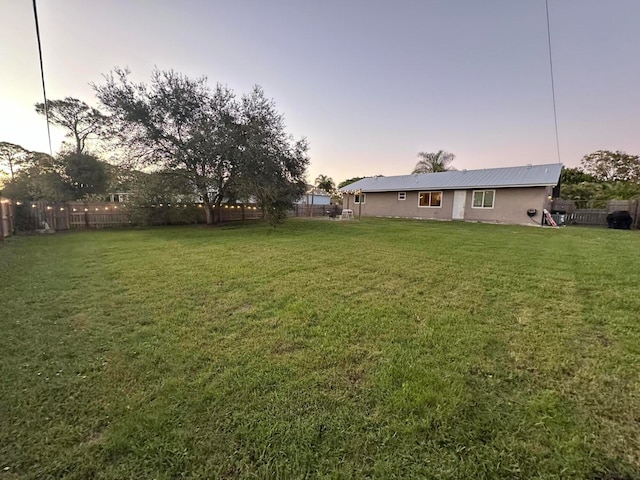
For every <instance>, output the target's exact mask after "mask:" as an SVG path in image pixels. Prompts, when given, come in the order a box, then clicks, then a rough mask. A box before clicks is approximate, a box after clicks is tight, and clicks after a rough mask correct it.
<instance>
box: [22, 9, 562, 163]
mask: <svg viewBox="0 0 640 480" xmlns="http://www.w3.org/2000/svg"><path fill="white" fill-rule="evenodd" d="M34 1H35V0H34ZM545 5H546V7H547V39H548V40H549V70H550V71H551V97H552V99H553V121H554V122H555V126H556V148H557V149H558V163H562V162H561V161H560V137H559V135H558V113H557V110H556V88H555V84H554V81H553V58H552V55H551V25H550V23H549V0H545Z"/></svg>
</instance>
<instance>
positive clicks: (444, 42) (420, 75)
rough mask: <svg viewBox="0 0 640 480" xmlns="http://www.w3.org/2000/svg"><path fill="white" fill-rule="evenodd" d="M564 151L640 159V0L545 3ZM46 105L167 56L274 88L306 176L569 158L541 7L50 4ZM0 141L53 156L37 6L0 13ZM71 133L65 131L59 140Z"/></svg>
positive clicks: (10, 5) (45, 22) (449, 1)
mask: <svg viewBox="0 0 640 480" xmlns="http://www.w3.org/2000/svg"><path fill="white" fill-rule="evenodd" d="M549 5H550V15H551V34H552V44H553V54H554V56H553V61H554V69H555V80H556V100H557V109H558V125H559V130H560V131H559V134H560V150H561V160H562V162H563V163H564V164H566V165H569V166H576V165H578V164H579V162H580V159H581V157H582V156H584V155H585V154H587V153H590V152H592V151H595V150H598V149H612V150H625V151H627V152H628V153H634V154H639V153H640V115H639V114H640V88H638V85H639V84H638V78H640V62H639V61H638V59H640V29H638V28H637V22H638V19H640V1H638V0H607V1H606V2H605V1H602V0H549ZM39 14H40V28H41V34H42V41H43V53H44V63H45V74H46V80H47V87H48V95H49V98H52V99H53V98H62V97H65V96H74V97H78V98H81V99H83V100H85V101H87V102H88V103H91V104H95V102H96V101H95V97H94V95H93V91H92V89H91V87H90V86H89V83H90V82H100V81H101V76H102V74H104V73H107V72H108V71H110V70H111V69H112V68H113V67H115V66H128V67H129V68H130V69H131V70H132V71H133V74H134V77H135V78H136V79H138V80H143V81H146V80H148V79H149V77H150V72H151V70H152V69H153V67H154V66H157V67H159V68H161V69H169V68H173V69H175V70H178V71H181V72H183V73H186V74H188V75H192V76H201V75H205V76H207V77H208V78H209V81H210V82H211V83H212V84H214V83H215V82H221V83H225V84H227V85H229V86H230V87H231V88H233V89H234V90H236V92H237V93H243V92H246V91H248V90H249V89H250V88H251V87H252V86H253V85H254V84H259V85H261V86H262V87H263V88H264V89H265V92H266V94H267V95H268V96H269V97H272V98H273V99H274V100H275V101H276V104H277V106H278V109H279V110H280V111H281V112H283V113H284V114H285V118H286V123H287V126H288V130H289V132H291V133H292V134H294V135H295V136H296V137H300V136H305V137H307V138H308V139H309V142H310V145H311V150H310V156H311V167H310V169H309V178H310V179H313V178H315V176H317V175H318V174H320V173H322V174H326V175H329V176H331V177H333V178H334V179H335V180H336V181H337V182H338V181H341V180H344V179H345V178H348V177H352V176H366V175H375V174H383V175H400V174H406V173H409V172H410V171H411V170H412V168H413V166H414V165H415V163H416V161H417V157H416V154H417V152H419V151H437V150H440V149H444V150H447V151H450V152H452V153H454V154H456V157H457V158H456V160H455V162H454V165H455V166H456V167H457V168H459V169H462V168H467V169H472V168H484V167H499V166H508V165H523V164H527V163H534V164H540V163H553V162H556V161H557V153H556V145H555V133H554V125H553V110H552V103H551V86H550V78H549V58H548V46H547V30H546V14H545V4H544V0H519V1H513V0H483V1H478V0H440V1H428V0H421V1H417V0H416V1H409V0H399V1H394V2H391V1H386V2H382V1H359V0H354V1H332V0H326V1H322V2H318V1H281V0H272V1H269V2H265V1H244V0H234V1H190V0H184V1H180V2H175V1H168V0H167V1H161V0H155V1H150V0H146V1H145V0H138V1H135V2H132V1H124V0H110V1H105V2H90V4H89V3H87V2H86V1H80V0H56V1H55V2H53V1H43V0H40V2H39ZM0 71H1V72H2V75H0V141H10V142H13V143H19V144H21V145H23V146H24V147H26V148H29V149H34V150H43V151H46V150H47V148H48V147H47V140H46V127H45V125H44V122H43V119H42V117H39V116H37V115H36V114H35V113H34V112H33V104H34V103H35V102H37V101H41V87H40V77H39V70H38V58H37V46H36V41H35V33H34V22H33V12H32V8H31V3H30V2H27V1H24V0H3V2H2V6H0ZM62 136H63V132H60V131H54V150H55V149H56V148H57V147H58V146H59V144H60V141H61V140H62Z"/></svg>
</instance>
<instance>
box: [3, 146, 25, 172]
mask: <svg viewBox="0 0 640 480" xmlns="http://www.w3.org/2000/svg"><path fill="white" fill-rule="evenodd" d="M28 155H29V151H28V150H27V149H26V148H23V147H21V146H20V145H16V144H14V143H9V142H0V164H1V165H5V166H6V167H7V168H9V179H10V180H13V178H14V176H15V173H16V169H17V167H18V166H20V165H21V164H24V162H25V161H26V159H27V156H28Z"/></svg>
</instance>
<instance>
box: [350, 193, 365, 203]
mask: <svg viewBox="0 0 640 480" xmlns="http://www.w3.org/2000/svg"><path fill="white" fill-rule="evenodd" d="M361 198H362V202H361V201H360V199H361ZM366 201H367V196H366V194H365V193H356V196H355V199H354V200H353V203H366Z"/></svg>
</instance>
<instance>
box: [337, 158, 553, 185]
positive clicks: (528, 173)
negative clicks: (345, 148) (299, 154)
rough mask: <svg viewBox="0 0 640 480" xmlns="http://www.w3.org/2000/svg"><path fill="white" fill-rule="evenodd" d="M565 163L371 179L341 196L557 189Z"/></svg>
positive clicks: (361, 181)
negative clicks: (441, 191)
mask: <svg viewBox="0 0 640 480" xmlns="http://www.w3.org/2000/svg"><path fill="white" fill-rule="evenodd" d="M561 170H562V164H561V163H550V164H547V165H526V166H524V167H504V168H485V169H482V170H454V171H451V172H440V173H421V174H414V175H398V176H395V177H367V178H363V179H362V180H358V181H357V182H354V183H351V184H349V185H345V186H344V187H342V188H341V189H340V191H341V192H354V191H358V190H361V191H363V192H397V191H404V190H453V189H463V188H464V189H466V188H501V187H539V186H552V187H554V186H556V185H557V184H558V182H559V180H560V171H561Z"/></svg>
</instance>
